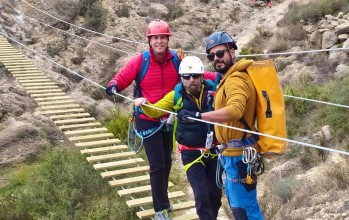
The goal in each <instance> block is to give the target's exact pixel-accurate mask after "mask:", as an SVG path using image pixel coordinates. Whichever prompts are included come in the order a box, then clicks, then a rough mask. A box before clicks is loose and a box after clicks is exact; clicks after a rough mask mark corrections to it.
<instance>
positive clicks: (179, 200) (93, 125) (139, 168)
mask: <svg viewBox="0 0 349 220" xmlns="http://www.w3.org/2000/svg"><path fill="white" fill-rule="evenodd" d="M0 63H2V64H3V65H4V66H5V68H6V69H7V70H8V71H9V72H10V73H11V74H12V76H13V77H15V78H16V80H17V81H18V82H19V83H20V84H21V85H22V86H23V87H24V88H25V90H26V92H27V93H28V94H29V95H30V96H31V97H32V98H33V99H34V100H35V101H36V103H37V105H38V108H39V111H40V113H42V114H45V115H47V116H49V117H50V118H51V119H52V120H53V122H54V123H55V124H56V125H57V129H59V130H61V131H62V132H63V133H64V135H65V136H66V137H67V138H68V139H69V140H70V141H71V142H72V143H73V144H74V145H75V146H76V147H77V148H79V149H81V150H80V152H81V154H83V155H85V156H86V160H87V161H88V162H89V163H90V164H91V165H92V166H93V167H94V169H95V170H96V171H98V172H100V174H101V177H102V178H104V179H105V180H106V181H108V183H109V185H110V186H111V187H118V188H119V189H120V190H118V191H117V193H118V194H119V196H122V197H126V198H127V199H128V198H129V199H128V200H127V201H126V204H127V205H128V206H129V207H130V208H132V209H138V210H139V211H137V212H136V214H137V216H138V217H139V218H140V219H147V218H151V217H152V216H154V214H155V213H154V210H153V208H152V197H151V188H150V185H149V179H150V178H149V174H148V173H147V171H148V170H149V166H148V165H146V164H145V161H144V160H143V159H142V158H139V157H137V155H136V154H135V153H134V152H131V151H129V150H128V147H127V146H126V145H122V144H120V140H118V139H116V138H114V136H113V134H111V133H109V132H108V130H107V129H106V128H105V127H103V126H102V125H101V124H100V123H99V122H98V121H97V120H96V119H95V118H93V117H91V116H90V114H89V113H87V112H85V110H84V109H83V108H82V107H81V106H80V105H79V104H78V103H76V102H75V101H74V100H73V99H71V98H70V97H69V96H67V94H66V93H64V92H63V90H61V89H60V88H59V87H58V86H57V85H56V84H55V83H54V82H53V81H52V80H51V79H49V78H48V77H47V76H46V75H45V74H44V73H43V72H41V71H40V70H39V69H38V68H36V67H35V66H34V65H33V64H32V63H31V61H30V60H28V59H27V58H26V57H25V56H24V55H23V54H22V53H20V52H19V51H17V50H16V49H15V48H14V47H13V46H12V45H11V44H10V43H9V42H8V41H7V40H6V39H5V38H3V37H0ZM173 185H174V184H173V183H171V182H169V189H171V186H173ZM140 195H142V196H145V197H140ZM168 195H169V198H170V200H171V202H172V205H173V214H172V216H175V217H173V219H176V220H179V219H183V220H190V219H199V218H198V216H197V215H196V212H195V207H194V206H195V202H194V201H188V196H186V195H185V193H184V192H182V191H174V192H169V193H168Z"/></svg>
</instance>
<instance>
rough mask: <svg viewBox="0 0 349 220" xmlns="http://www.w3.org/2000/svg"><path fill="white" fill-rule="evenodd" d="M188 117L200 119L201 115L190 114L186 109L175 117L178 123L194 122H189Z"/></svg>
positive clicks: (197, 113) (198, 113)
mask: <svg viewBox="0 0 349 220" xmlns="http://www.w3.org/2000/svg"><path fill="white" fill-rule="evenodd" d="M188 117H192V118H197V119H201V113H200V112H191V111H188V110H186V109H182V110H181V111H180V112H179V113H178V115H177V118H178V120H180V121H185V122H194V120H190V119H189V118H188Z"/></svg>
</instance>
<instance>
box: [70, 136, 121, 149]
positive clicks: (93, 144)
mask: <svg viewBox="0 0 349 220" xmlns="http://www.w3.org/2000/svg"><path fill="white" fill-rule="evenodd" d="M120 142H121V141H120V140H119V139H117V138H114V139H108V140H102V141H90V142H83V143H76V144H75V146H77V147H98V146H104V145H109V144H120Z"/></svg>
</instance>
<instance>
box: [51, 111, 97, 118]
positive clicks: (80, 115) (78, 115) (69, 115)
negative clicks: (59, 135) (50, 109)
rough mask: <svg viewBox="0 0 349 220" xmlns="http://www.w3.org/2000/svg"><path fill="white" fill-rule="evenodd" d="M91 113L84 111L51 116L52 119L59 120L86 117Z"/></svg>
mask: <svg viewBox="0 0 349 220" xmlns="http://www.w3.org/2000/svg"><path fill="white" fill-rule="evenodd" d="M90 116H91V115H90V114H89V113H86V112H83V113H77V114H68V115H51V116H50V118H51V119H52V120H58V119H68V118H84V117H90Z"/></svg>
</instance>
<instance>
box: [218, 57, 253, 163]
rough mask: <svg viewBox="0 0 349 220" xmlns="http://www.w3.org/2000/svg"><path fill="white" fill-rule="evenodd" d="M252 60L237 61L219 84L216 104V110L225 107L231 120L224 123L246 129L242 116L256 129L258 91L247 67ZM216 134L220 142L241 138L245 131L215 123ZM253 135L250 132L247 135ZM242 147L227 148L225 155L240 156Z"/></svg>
mask: <svg viewBox="0 0 349 220" xmlns="http://www.w3.org/2000/svg"><path fill="white" fill-rule="evenodd" d="M252 62H253V61H252V60H246V59H242V60H240V61H238V62H236V63H235V64H234V65H233V66H232V67H231V68H230V69H229V70H228V71H227V73H226V74H224V76H223V78H222V80H221V82H220V83H219V85H218V88H217V92H216V96H215V100H214V105H215V110H219V109H222V108H225V109H226V110H227V112H228V114H229V117H230V120H229V121H228V122H225V123H223V124H224V125H227V126H232V127H238V128H242V129H246V128H245V127H244V125H243V124H242V123H241V122H240V121H239V120H240V119H241V118H242V117H243V118H244V119H245V120H246V122H247V123H248V124H249V126H250V127H251V128H252V129H255V120H256V117H255V108H256V91H255V88H254V85H253V83H252V80H251V78H250V77H249V76H248V74H247V72H246V68H247V67H248V66H249V65H250V64H251V63H252ZM215 134H216V137H217V140H218V141H219V142H220V143H228V142H229V141H231V140H232V139H241V138H242V136H243V134H244V132H243V131H238V130H234V129H230V128H225V127H222V126H217V125H215ZM249 136H251V135H250V134H248V135H247V137H249ZM241 154H242V150H241V149H232V148H227V149H226V150H225V151H224V152H223V155H225V156H240V155H241Z"/></svg>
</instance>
